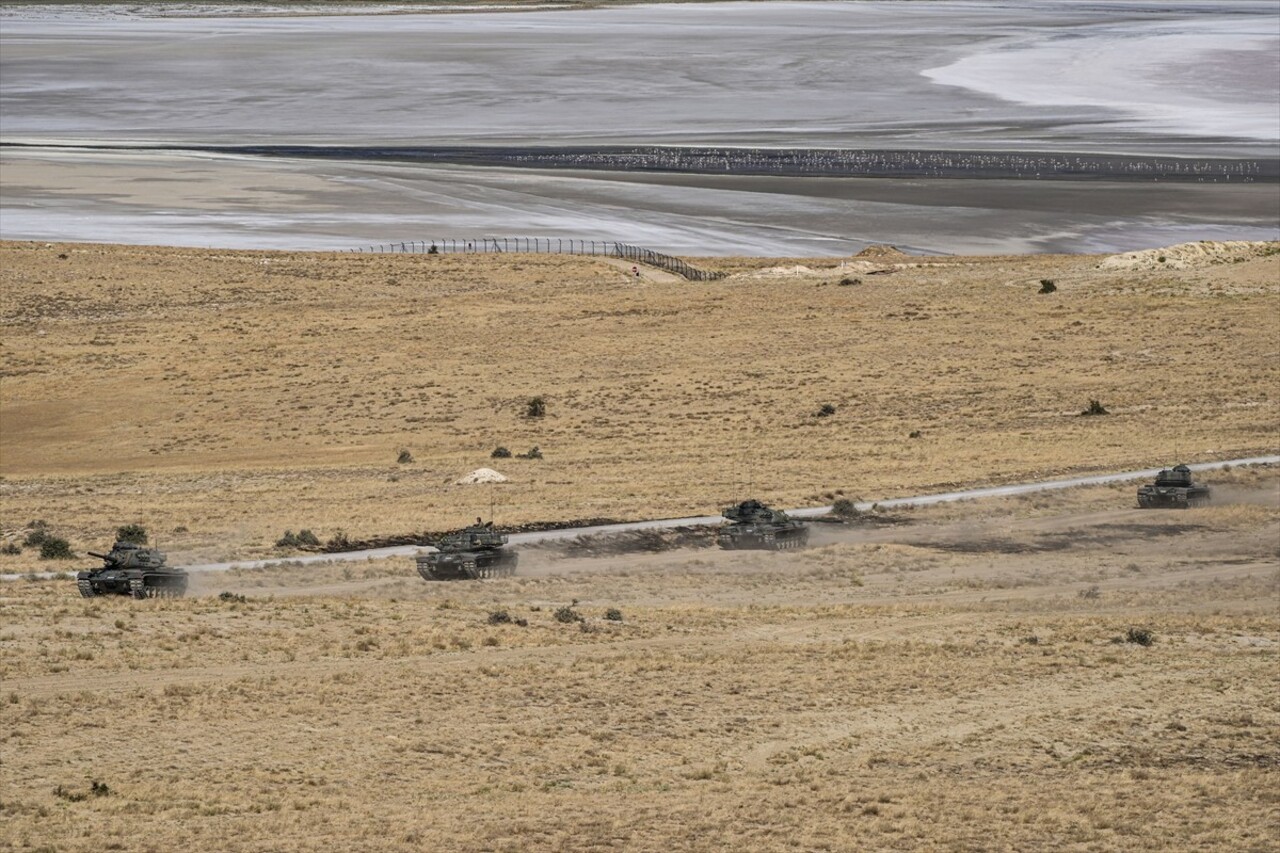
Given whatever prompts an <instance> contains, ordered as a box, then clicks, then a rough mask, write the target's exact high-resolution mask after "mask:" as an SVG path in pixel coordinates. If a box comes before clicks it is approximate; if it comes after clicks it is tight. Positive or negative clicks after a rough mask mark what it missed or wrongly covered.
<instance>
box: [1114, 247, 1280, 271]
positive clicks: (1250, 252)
mask: <svg viewBox="0 0 1280 853" xmlns="http://www.w3.org/2000/svg"><path fill="white" fill-rule="evenodd" d="M1276 253H1280V243H1273V242H1250V241H1247V240H1227V241H1215V240H1202V241H1200V242H1199V243H1179V244H1178V245H1176V246H1166V247H1165V248H1163V249H1145V250H1143V251H1141V252H1125V253H1124V254H1122V255H1111V256H1110V257H1108V258H1104V259H1103V260H1102V262H1101V263H1100V264H1098V269H1101V270H1158V269H1166V270H1185V269H1197V268H1199V267H1208V266H1214V265H1215V264H1235V263H1239V262H1240V261H1247V260H1250V259H1251V258H1259V257H1263V256H1265V255H1270V254H1276Z"/></svg>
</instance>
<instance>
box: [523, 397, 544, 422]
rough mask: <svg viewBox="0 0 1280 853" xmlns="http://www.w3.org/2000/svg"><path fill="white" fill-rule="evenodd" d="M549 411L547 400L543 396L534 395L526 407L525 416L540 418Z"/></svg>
mask: <svg viewBox="0 0 1280 853" xmlns="http://www.w3.org/2000/svg"><path fill="white" fill-rule="evenodd" d="M546 413H547V401H546V400H544V399H542V398H541V397H534V398H533V399H532V400H530V401H529V402H528V403H526V404H525V407H524V416H525V417H526V418H540V417H542V416H544V415H545V414H546Z"/></svg>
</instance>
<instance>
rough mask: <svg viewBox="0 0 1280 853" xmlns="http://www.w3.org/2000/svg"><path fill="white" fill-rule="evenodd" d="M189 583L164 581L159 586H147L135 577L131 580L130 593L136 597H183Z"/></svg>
mask: <svg viewBox="0 0 1280 853" xmlns="http://www.w3.org/2000/svg"><path fill="white" fill-rule="evenodd" d="M186 592H187V583H186V581H185V580H184V581H182V582H181V584H174V583H162V584H160V585H158V586H147V585H146V583H145V582H144V581H142V580H141V579H138V578H134V579H133V580H130V581H129V595H131V596H132V597H133V598H136V599H139V600H141V599H144V598H182V597H183V596H184V595H186Z"/></svg>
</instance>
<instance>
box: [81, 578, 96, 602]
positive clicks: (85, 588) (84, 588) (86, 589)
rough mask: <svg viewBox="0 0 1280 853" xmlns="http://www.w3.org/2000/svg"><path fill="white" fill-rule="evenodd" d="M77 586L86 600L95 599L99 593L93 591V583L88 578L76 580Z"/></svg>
mask: <svg viewBox="0 0 1280 853" xmlns="http://www.w3.org/2000/svg"><path fill="white" fill-rule="evenodd" d="M76 586H77V587H78V588H79V589H80V594H81V595H82V596H84V597H85V598H93V597H94V596H95V595H97V593H96V592H94V591H93V581H91V580H89V579H88V578H78V579H77V580H76Z"/></svg>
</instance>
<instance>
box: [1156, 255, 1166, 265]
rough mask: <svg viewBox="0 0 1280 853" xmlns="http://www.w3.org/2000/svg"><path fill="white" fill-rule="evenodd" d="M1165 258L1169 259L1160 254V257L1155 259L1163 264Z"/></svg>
mask: <svg viewBox="0 0 1280 853" xmlns="http://www.w3.org/2000/svg"><path fill="white" fill-rule="evenodd" d="M1167 260H1169V259H1168V258H1166V257H1165V256H1164V255H1161V256H1160V257H1158V258H1156V261H1158V262H1159V263H1162V264H1163V263H1164V262H1165V261H1167Z"/></svg>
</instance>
